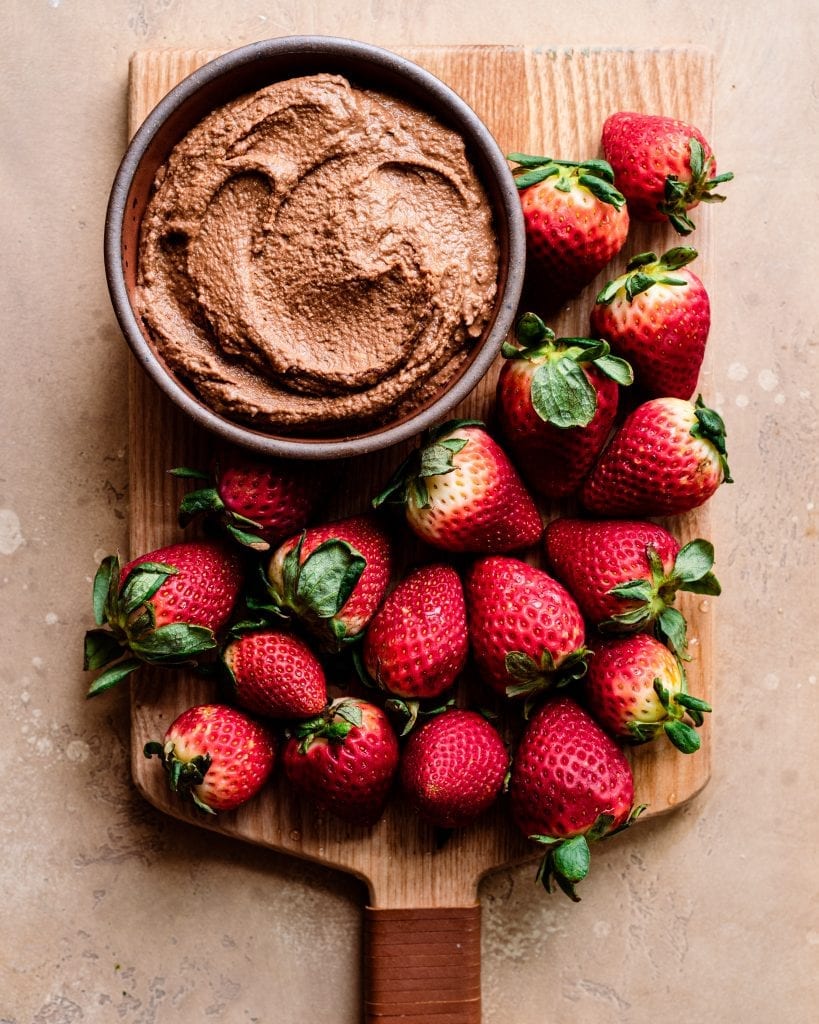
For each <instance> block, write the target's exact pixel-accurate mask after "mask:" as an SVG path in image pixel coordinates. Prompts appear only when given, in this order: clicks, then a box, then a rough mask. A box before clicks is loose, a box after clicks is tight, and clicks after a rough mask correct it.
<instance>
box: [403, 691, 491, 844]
mask: <svg viewBox="0 0 819 1024" xmlns="http://www.w3.org/2000/svg"><path fill="white" fill-rule="evenodd" d="M508 767H509V755H508V754H507V752H506V747H505V746H504V745H503V740H502V739H501V738H500V736H499V735H498V732H497V730H496V729H495V727H494V726H493V725H491V724H490V723H489V722H488V721H487V720H486V719H485V718H484V717H483V715H480V714H478V713H477V712H476V711H460V710H458V709H457V708H453V709H452V710H450V711H444V712H443V713H442V714H440V715H437V716H436V717H435V718H433V719H432V720H431V721H429V722H427V723H426V724H425V725H422V726H421V728H420V729H417V730H416V731H415V732H413V733H411V734H410V737H409V739H408V740H407V744H406V746H405V748H404V752H403V755H402V757H401V769H400V771H401V785H402V788H403V790H404V793H405V794H406V796H407V798H408V800H409V802H410V804H411V805H412V806H413V807H414V808H415V810H416V811H417V812H418V814H419V815H420V817H421V818H422V819H423V820H424V821H426V822H428V823H429V824H430V825H434V826H435V827H437V828H463V827H464V826H465V825H469V824H471V823H472V822H473V821H474V820H475V819H476V818H477V817H478V816H479V815H481V814H483V812H484V811H485V810H486V809H487V808H488V807H490V805H491V804H492V803H494V801H495V799H496V798H497V796H498V793H499V792H500V789H501V786H502V785H503V780H504V777H505V776H506V771H507V769H508Z"/></svg>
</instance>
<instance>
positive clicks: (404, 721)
mask: <svg viewBox="0 0 819 1024" xmlns="http://www.w3.org/2000/svg"><path fill="white" fill-rule="evenodd" d="M419 708H420V704H419V703H418V701H417V700H403V699H402V698H401V697H390V698H389V700H386V701H384V709H385V711H388V712H391V713H392V714H394V715H396V716H397V717H398V729H397V731H398V735H399V736H408V735H409V734H410V733H411V732H412V730H413V729H414V728H415V723H416V722H417V721H418V709H419Z"/></svg>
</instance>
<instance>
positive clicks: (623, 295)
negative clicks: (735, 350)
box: [590, 246, 711, 398]
mask: <svg viewBox="0 0 819 1024" xmlns="http://www.w3.org/2000/svg"><path fill="white" fill-rule="evenodd" d="M696 255H697V250H696V249H691V248H685V247H683V246H678V247H677V248H676V249H669V250H668V252H666V253H665V254H664V255H663V256H661V257H659V259H658V258H657V256H656V255H655V254H654V253H653V252H644V253H641V254H640V255H639V256H635V257H634V258H633V259H631V260H630V261H629V263H628V265H627V266H626V273H625V274H623V275H622V277H618V278H616V279H615V280H614V281H610V282H609V283H608V284H607V285H606V286H605V288H603V290H602V291H601V292H600V294H599V295H598V296H597V301H596V303H595V305H594V306H593V307H592V311H591V316H590V324H591V331H592V333H593V334H595V335H596V336H598V337H600V338H605V340H606V341H607V342H609V344H610V345H611V347H612V351H614V352H617V353H618V354H619V355H621V356H624V357H625V358H626V359H628V360H630V362H631V364H632V366H633V367H634V371H635V374H636V380H637V386H638V387H639V388H640V390H641V391H642V392H643V393H644V394H646V395H648V396H649V397H650V398H654V397H658V398H659V397H664V396H671V397H673V398H690V397H691V396H692V395H693V394H694V389H695V388H696V386H697V378H698V377H699V373H700V367H701V366H702V359H703V356H704V354H705V343H706V341H707V340H708V332H709V330H710V328H711V305H710V303H709V300H708V292H706V290H705V286H704V285H703V283H702V281H700V279H699V278H698V277H697V276H696V274H692V273H691V271H690V270H687V269H686V266H687V264H689V263H690V262H691V261H692V260H693V259H695V258H696Z"/></svg>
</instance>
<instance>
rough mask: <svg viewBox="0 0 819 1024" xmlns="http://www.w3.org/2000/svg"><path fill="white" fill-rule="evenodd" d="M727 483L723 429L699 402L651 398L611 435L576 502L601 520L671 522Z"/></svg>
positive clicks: (711, 411)
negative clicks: (637, 518)
mask: <svg viewBox="0 0 819 1024" xmlns="http://www.w3.org/2000/svg"><path fill="white" fill-rule="evenodd" d="M721 483H732V480H731V474H730V471H729V469H728V460H727V458H726V452H725V424H724V423H723V421H722V417H721V416H719V415H718V414H717V413H716V412H714V411H713V409H708V408H707V407H706V406H705V405H704V404H703V401H702V397H699V398H698V399H697V402H696V404H695V405H694V404H692V403H691V402H685V401H683V400H682V399H681V398H654V399H652V400H651V401H650V402H645V403H644V404H643V405H640V406H638V407H637V408H636V409H635V410H634V411H633V412H632V413H631V414H630V415H629V416H628V417H627V418H626V420H625V422H624V423H623V424H622V426H621V427H620V429H619V430H618V431H617V432H616V433H615V435H614V437H613V438H612V440H611V442H610V443H609V445H608V447H607V448H606V449H605V450H604V451H603V454H602V455H601V456H600V458H599V459H598V461H597V463H596V465H595V467H594V469H593V470H592V471H591V473H590V475H589V476H588V477H587V479H586V482H585V484H584V485H583V490H582V492H581V500H582V502H583V504H584V505H585V507H586V508H587V509H588V510H589V511H590V512H594V513H596V514H597V515H603V516H673V515H678V514H680V513H682V512H689V511H690V510H691V509H692V508H697V507H698V506H699V505H702V504H703V503H704V502H706V501H707V500H708V499H709V498H710V497H711V495H712V494H713V493H714V491H716V489H717V488H718V487H719V485H720V484H721Z"/></svg>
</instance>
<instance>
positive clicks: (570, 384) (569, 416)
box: [531, 357, 597, 428]
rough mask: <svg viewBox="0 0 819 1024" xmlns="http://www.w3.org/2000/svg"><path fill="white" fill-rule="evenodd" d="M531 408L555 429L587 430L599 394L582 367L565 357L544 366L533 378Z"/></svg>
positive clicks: (536, 371) (539, 368) (542, 365)
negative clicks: (580, 428) (585, 428)
mask: <svg viewBox="0 0 819 1024" xmlns="http://www.w3.org/2000/svg"><path fill="white" fill-rule="evenodd" d="M531 397H532V406H533V407H534V410H535V412H536V413H537V414H538V416H539V417H540V418H541V419H542V420H544V421H545V422H546V423H552V424H554V426H556V427H560V428H567V427H585V426H587V425H588V424H589V423H590V422H591V420H592V418H593V417H594V413H595V411H596V409H597V392H596V391H595V390H594V386H593V385H592V384H591V382H590V381H589V379H588V377H587V376H586V374H585V373H584V372H583V370H582V368H581V367H580V366H578V364H577V363H576V362H575V361H574V360H573V359H571V358H569V357H565V358H563V359H557V360H554V361H550V362H548V363H542V364H541V365H540V366H538V368H537V369H536V370H535V372H534V374H533V375H532V385H531Z"/></svg>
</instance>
